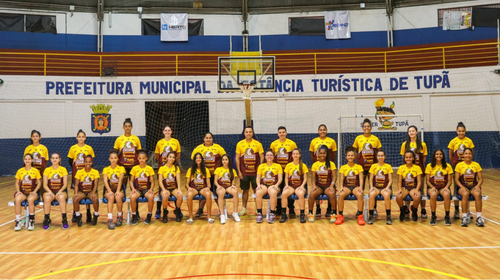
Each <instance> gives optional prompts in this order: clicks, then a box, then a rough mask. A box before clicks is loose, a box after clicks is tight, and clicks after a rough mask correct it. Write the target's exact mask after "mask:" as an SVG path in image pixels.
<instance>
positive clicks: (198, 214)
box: [194, 208, 203, 218]
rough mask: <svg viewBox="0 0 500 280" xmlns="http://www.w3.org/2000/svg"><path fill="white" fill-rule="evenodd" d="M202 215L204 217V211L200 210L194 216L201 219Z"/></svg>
mask: <svg viewBox="0 0 500 280" xmlns="http://www.w3.org/2000/svg"><path fill="white" fill-rule="evenodd" d="M201 215H203V209H201V208H200V209H198V211H196V215H194V216H195V217H196V218H199V217H201Z"/></svg>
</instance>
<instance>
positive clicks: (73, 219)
mask: <svg viewBox="0 0 500 280" xmlns="http://www.w3.org/2000/svg"><path fill="white" fill-rule="evenodd" d="M71 222H72V223H76V215H75V212H73V217H71Z"/></svg>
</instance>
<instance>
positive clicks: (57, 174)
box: [43, 166, 68, 193]
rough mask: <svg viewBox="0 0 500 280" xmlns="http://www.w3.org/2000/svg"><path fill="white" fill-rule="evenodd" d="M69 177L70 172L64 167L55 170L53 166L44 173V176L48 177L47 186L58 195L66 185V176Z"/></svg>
mask: <svg viewBox="0 0 500 280" xmlns="http://www.w3.org/2000/svg"><path fill="white" fill-rule="evenodd" d="M67 175H68V170H66V168H65V167H63V166H59V167H58V168H57V169H54V168H53V167H52V166H51V167H49V168H45V171H43V176H47V179H48V183H47V186H48V187H49V189H50V191H51V192H53V193H57V192H58V191H59V190H60V189H62V187H63V185H64V176H67ZM66 183H67V182H66Z"/></svg>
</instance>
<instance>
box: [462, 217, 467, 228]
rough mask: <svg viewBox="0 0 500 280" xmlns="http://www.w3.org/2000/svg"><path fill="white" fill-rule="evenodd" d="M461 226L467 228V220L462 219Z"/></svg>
mask: <svg viewBox="0 0 500 280" xmlns="http://www.w3.org/2000/svg"><path fill="white" fill-rule="evenodd" d="M461 226H463V227H468V226H469V218H467V217H463V218H462V224H461Z"/></svg>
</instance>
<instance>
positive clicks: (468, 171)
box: [455, 148, 484, 227]
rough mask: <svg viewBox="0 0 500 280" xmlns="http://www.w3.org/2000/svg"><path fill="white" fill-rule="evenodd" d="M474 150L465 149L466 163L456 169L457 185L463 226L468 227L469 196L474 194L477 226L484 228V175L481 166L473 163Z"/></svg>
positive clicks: (459, 164)
mask: <svg viewBox="0 0 500 280" xmlns="http://www.w3.org/2000/svg"><path fill="white" fill-rule="evenodd" d="M472 156H473V153H472V149H471V148H465V149H464V161H462V162H460V163H458V164H457V166H456V167H455V184H456V185H457V186H458V187H459V188H460V189H459V191H458V193H459V194H460V195H461V196H462V226H463V227H466V226H468V222H469V219H468V218H467V211H468V208H469V196H470V195H471V194H472V196H474V200H475V201H476V213H477V219H476V225H477V226H478V227H484V219H483V217H482V214H481V212H482V210H483V203H482V200H481V199H482V189H481V186H482V185H483V174H482V172H481V170H482V168H481V166H480V165H479V164H478V163H477V162H475V161H472Z"/></svg>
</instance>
